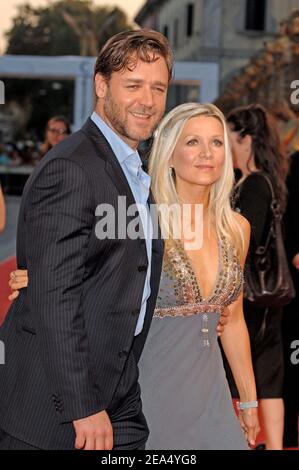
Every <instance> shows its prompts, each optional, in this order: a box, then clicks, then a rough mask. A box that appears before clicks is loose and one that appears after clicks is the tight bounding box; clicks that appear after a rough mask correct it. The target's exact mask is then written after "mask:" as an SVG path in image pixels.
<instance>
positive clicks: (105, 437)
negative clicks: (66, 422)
mask: <svg viewBox="0 0 299 470" xmlns="http://www.w3.org/2000/svg"><path fill="white" fill-rule="evenodd" d="M73 425H74V428H75V432H76V441H75V448H76V449H84V450H112V448H113V429H112V425H111V422H110V419H109V416H108V414H107V413H106V411H101V412H100V413H97V414H95V415H91V416H88V417H87V418H82V419H77V420H76V421H73Z"/></svg>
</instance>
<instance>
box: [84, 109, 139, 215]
mask: <svg viewBox="0 0 299 470" xmlns="http://www.w3.org/2000/svg"><path fill="white" fill-rule="evenodd" d="M82 131H83V132H85V133H86V134H88V136H89V138H90V139H91V140H92V142H93V144H94V146H95V150H96V154H97V155H98V156H99V158H102V159H103V160H105V169H106V172H107V174H108V176H109V178H110V179H111V182H112V183H113V184H114V186H115V187H116V189H117V191H118V193H119V194H120V195H121V196H126V198H127V206H129V205H131V204H136V201H135V199H134V196H133V193H132V191H131V188H130V185H129V183H128V181H127V178H126V176H125V174H124V172H123V170H122V167H121V165H120V163H119V161H118V159H117V157H116V155H115V154H114V152H113V150H112V148H111V146H110V144H109V142H108V140H107V139H106V138H105V136H104V135H103V134H102V132H101V131H100V129H99V128H98V127H97V126H96V125H95V123H94V122H93V121H92V120H91V119H90V118H89V119H88V120H87V122H86V123H85V124H84V126H83V127H82Z"/></svg>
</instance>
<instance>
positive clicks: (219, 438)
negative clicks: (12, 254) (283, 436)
mask: <svg viewBox="0 0 299 470" xmlns="http://www.w3.org/2000/svg"><path fill="white" fill-rule="evenodd" d="M149 169H150V174H151V177H152V190H153V193H154V195H155V198H156V202H157V204H158V207H159V208H162V207H163V206H164V207H165V206H166V207H170V206H173V205H176V207H177V208H183V207H187V211H188V208H189V209H190V214H191V216H192V217H191V219H190V220H189V224H188V220H185V219H184V223H182V222H183V221H182V217H181V214H182V212H181V211H179V210H177V211H174V212H173V214H172V216H171V217H168V216H167V211H164V212H163V211H162V210H161V211H160V223H161V227H162V230H163V233H164V234H166V235H167V236H168V239H166V240H165V254H164V264H163V272H162V278H161V284H160V291H159V295H158V301H157V305H156V309H155V314H154V318H153V322H152V326H151V328H150V332H149V336H148V340H147V342H146V345H145V349H144V351H143V354H142V357H141V360H140V385H141V393H142V401H143V404H144V407H143V408H144V413H145V415H146V418H147V420H148V425H149V430H150V437H149V440H148V443H147V448H148V449H247V448H248V445H247V442H249V443H250V444H251V445H254V443H255V438H256V435H257V433H258V431H259V424H258V417H257V408H256V406H257V403H256V390H255V382H254V376H253V371H252V364H251V357H250V346H249V339H248V333H247V329H246V325H245V322H244V319H243V312H242V282H243V276H242V267H243V265H244V261H245V258H246V254H247V248H248V243H249V237H250V228H249V224H248V222H247V221H246V220H245V219H244V218H243V217H242V216H240V215H239V214H236V213H234V212H233V211H232V209H231V207H230V202H229V197H230V193H231V190H232V187H233V183H234V178H233V167H232V158H231V154H230V149H229V143H228V135H227V128H226V124H225V120H224V117H223V115H222V113H221V112H220V111H219V110H218V109H217V108H216V107H215V106H213V105H201V104H198V103H194V104H193V103H190V104H184V105H181V106H178V107H177V108H175V109H174V110H173V111H171V112H170V113H169V114H168V115H167V116H166V117H165V118H164V119H163V120H162V122H161V124H160V126H159V128H158V130H157V133H156V137H155V141H154V145H153V149H152V153H151V157H150V165H149ZM199 207H202V208H203V211H202V215H203V219H202V220H200V222H202V228H203V238H202V244H201V246H200V247H199V246H198V243H192V240H190V239H188V235H189V232H190V230H191V231H192V228H194V227H195V226H197V225H198V220H195V219H196V215H197V213H198V211H197V209H198V208H199ZM168 215H169V213H168ZM177 235H179V236H177ZM195 238H196V237H195ZM186 247H187V248H186ZM15 274H16V275H17V276H18V281H19V284H14V285H17V286H19V287H23V286H26V285H27V277H26V273H24V274H23V276H24V277H23V278H22V277H21V276H20V274H21V271H17V272H16V273H15ZM15 295H17V293H16V292H15V293H14V294H12V296H15ZM226 308H228V309H230V311H231V312H230V320H229V323H228V325H227V326H226V328H225V332H224V333H222V344H223V347H224V350H225V353H226V355H227V358H228V360H229V363H230V366H231V368H232V371H233V373H234V377H235V380H236V383H237V386H238V389H239V393H240V397H241V398H240V399H241V403H240V408H241V409H240V411H239V420H240V422H238V420H237V418H236V415H235V413H234V410H233V406H232V402H231V397H230V392H229V388H228V384H227V381H226V377H225V373H224V368H223V363H222V358H221V354H220V350H219V347H218V343H217V331H216V326H217V323H218V320H219V317H220V313H221V312H222V311H223V310H224V309H226ZM242 429H243V432H242Z"/></svg>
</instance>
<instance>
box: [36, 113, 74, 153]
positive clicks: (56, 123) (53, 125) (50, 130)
mask: <svg viewBox="0 0 299 470" xmlns="http://www.w3.org/2000/svg"><path fill="white" fill-rule="evenodd" d="M70 134H71V127H70V123H69V121H68V119H67V118H66V117H65V116H62V115H61V116H54V117H52V118H51V119H49V121H48V122H47V127H46V133H45V140H44V142H43V143H42V144H41V146H40V148H39V151H40V154H41V156H42V157H43V156H44V155H45V154H46V153H47V152H48V151H49V150H50V149H51V148H52V147H55V145H56V144H58V143H59V142H61V141H62V140H63V139H65V138H66V137H67V136H68V135H70Z"/></svg>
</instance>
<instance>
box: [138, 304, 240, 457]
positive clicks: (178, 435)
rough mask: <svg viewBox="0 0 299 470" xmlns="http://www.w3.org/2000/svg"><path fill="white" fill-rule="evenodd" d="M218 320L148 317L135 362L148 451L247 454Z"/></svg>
mask: <svg viewBox="0 0 299 470" xmlns="http://www.w3.org/2000/svg"><path fill="white" fill-rule="evenodd" d="M204 318H205V323H204V320H203V319H204ZM218 320H219V314H218V313H209V314H208V315H206V316H205V317H204V314H195V315H190V316H175V317H163V318H159V317H154V318H153V321H152V325H151V328H150V332H149V336H148V338H147V341H146V344H145V349H144V351H143V353H142V356H141V360H140V363H139V369H140V386H141V395H142V402H143V411H144V414H145V417H146V419H147V422H148V426H149V430H150V435H149V439H148V442H147V445H146V448H147V449H154V450H158V449H163V450H176V449H177V450H180V449H185V450H193V449H195V450H196V449H198V450H204V449H215V450H216V449H236V450H248V449H249V447H248V445H247V442H246V440H245V437H244V435H243V432H242V430H241V427H240V424H239V421H238V419H237V417H236V414H235V411H234V409H233V405H232V399H231V395H230V391H229V387H228V383H227V380H226V376H225V371H224V367H223V361H222V357H221V352H220V349H219V346H218V342H217V334H216V326H217V322H218ZM203 326H204V327H205V328H203ZM203 329H204V331H205V332H202V330H203ZM207 330H208V333H207ZM207 338H208V339H207Z"/></svg>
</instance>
